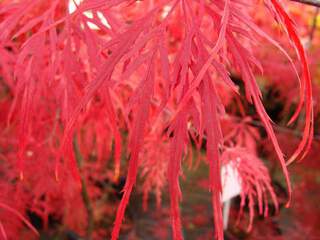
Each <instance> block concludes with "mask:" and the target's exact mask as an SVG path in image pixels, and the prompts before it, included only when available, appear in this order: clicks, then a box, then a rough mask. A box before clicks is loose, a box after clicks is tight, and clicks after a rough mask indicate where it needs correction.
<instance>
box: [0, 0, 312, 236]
mask: <svg viewBox="0 0 320 240" xmlns="http://www.w3.org/2000/svg"><path fill="white" fill-rule="evenodd" d="M248 4H249V3H247V2H246V3H244V2H243V1H241V0H219V1H214V2H211V1H204V0H196V1H191V0H153V1H133V0H111V1H105V0H83V1H82V2H81V3H79V4H77V3H76V2H75V5H76V9H75V11H73V12H72V13H70V11H69V8H68V6H69V1H66V0H53V1H44V0H26V1H14V0H4V1H1V3H0V20H1V22H0V53H1V59H0V76H1V77H2V80H1V81H2V82H3V83H2V84H3V92H5V93H4V94H3V95H4V97H2V98H1V111H2V112H3V113H4V114H3V117H1V133H0V134H1V135H0V137H1V146H8V149H5V150H2V151H3V153H1V154H3V155H4V157H3V159H2V161H3V164H2V165H1V171H2V172H4V173H3V176H1V182H2V183H1V187H3V189H1V190H2V191H1V192H5V193H6V192H7V193H8V194H3V196H2V198H1V199H0V202H2V203H3V206H7V205H4V204H5V203H8V204H13V203H15V204H14V206H13V207H14V208H16V209H22V210H23V209H31V210H32V211H34V212H36V213H37V214H38V215H39V216H41V217H42V218H43V219H44V222H46V221H48V220H46V219H48V216H49V214H55V215H59V216H63V221H64V222H65V223H66V224H69V225H70V224H71V225H82V226H83V225H85V223H79V221H77V220H76V219H79V214H80V215H81V213H79V211H73V210H72V206H73V207H74V206H75V204H77V203H79V204H80V205H81V204H82V203H81V199H80V198H81V197H80V194H79V192H80V191H81V179H83V178H85V179H89V177H97V178H103V175H102V176H97V173H96V174H94V173H93V172H94V171H92V170H91V171H90V169H100V170H101V169H104V168H105V166H106V162H107V160H108V159H110V158H113V159H114V168H115V171H114V178H115V179H117V178H118V176H119V174H120V172H121V171H122V170H121V168H120V165H121V164H120V163H121V153H122V152H123V151H122V146H123V145H124V139H123V137H122V134H121V131H124V132H126V133H128V152H129V156H128V170H127V177H126V182H125V186H124V188H123V196H122V199H121V202H120V205H119V207H118V211H117V214H116V219H115V224H114V228H113V232H112V239H117V238H118V236H119V232H120V226H121V223H122V220H123V218H124V214H125V209H126V207H127V205H128V202H129V199H130V195H131V193H132V190H133V187H134V185H135V183H136V180H137V175H138V169H139V167H141V168H142V175H143V176H144V177H145V183H144V185H143V189H144V191H145V192H144V195H145V199H147V197H146V196H147V195H148V193H149V191H151V190H153V189H154V191H155V193H156V195H157V199H158V203H160V198H161V189H162V188H163V186H164V182H165V179H166V178H167V179H168V184H169V193H170V198H171V216H172V226H173V238H174V239H177V240H179V239H182V234H181V216H180V211H179V202H180V200H181V192H180V186H179V177H180V175H181V173H182V169H181V163H182V160H183V159H185V157H186V156H187V152H188V149H189V148H190V143H191V139H193V141H194V142H195V143H196V145H197V146H201V143H202V140H203V138H204V137H205V138H206V156H207V161H208V163H209V167H208V168H209V172H210V179H209V181H210V191H211V192H212V205H213V212H214V213H213V215H214V225H215V231H216V236H217V238H218V239H223V230H222V229H223V228H222V214H221V200H220V194H221V191H222V186H221V180H220V167H221V164H222V162H221V151H220V149H221V148H223V146H224V137H223V134H222V131H221V119H222V118H224V117H225V116H226V115H227V114H226V112H225V100H226V98H230V95H231V94H233V95H237V94H239V90H238V89H239V88H238V86H237V85H236V84H235V82H234V81H232V79H231V78H230V71H234V72H236V73H237V74H238V75H239V76H240V77H241V80H242V81H243V84H244V87H245V97H246V99H247V101H248V102H249V103H251V104H253V105H254V106H255V108H256V111H257V115H258V116H259V118H260V120H261V122H262V124H263V126H264V127H265V129H266V132H267V134H268V136H269V137H270V140H271V142H272V144H273V146H274V149H275V151H276V153H277V156H278V159H279V161H280V163H281V167H282V169H283V172H284V175H285V178H286V182H287V185H288V191H289V195H290V194H291V187H290V181H289V175H288V171H287V168H286V161H285V159H284V157H283V154H282V151H281V149H280V147H279V144H278V141H277V138H276V136H275V133H274V130H273V127H272V124H271V120H270V119H269V117H268V115H267V113H266V111H265V109H264V106H263V104H262V100H261V96H262V95H261V92H260V90H259V87H258V84H257V82H256V80H255V76H254V73H255V72H256V70H257V69H259V70H262V69H261V64H260V63H259V61H258V59H257V58H256V57H255V55H254V51H253V48H255V47H256V39H257V38H259V39H261V38H262V39H265V40H267V41H268V42H270V43H271V44H272V45H274V46H275V47H277V48H278V49H279V50H280V52H282V53H283V54H284V55H285V56H286V57H287V59H288V60H289V62H291V63H292V66H293V69H294V71H296V72H299V71H298V70H296V67H295V65H294V64H293V60H291V58H290V57H289V55H288V54H287V53H286V52H285V50H284V49H283V48H282V47H281V46H280V45H279V44H278V43H277V42H276V41H275V40H273V39H272V38H271V37H270V36H269V35H268V34H266V33H265V32H263V31H262V30H261V28H260V27H259V26H258V25H256V24H255V22H254V20H253V19H252V18H251V17H250V5H253V6H255V5H256V4H257V3H255V2H254V1H252V2H250V4H249V5H248ZM258 4H261V3H258ZM264 4H265V5H266V8H265V9H266V10H267V9H268V10H269V11H270V12H271V13H272V14H273V15H274V17H275V19H276V20H277V21H278V22H279V23H280V25H281V26H282V27H283V28H284V30H285V31H286V32H287V34H288V36H289V38H288V39H291V41H292V43H293V46H294V49H295V50H296V52H297V55H298V57H299V62H300V63H301V72H302V77H301V79H300V90H299V91H300V100H299V103H298V107H297V110H296V112H295V114H294V115H293V117H292V119H291V121H290V122H293V121H294V120H295V119H296V118H297V116H298V115H299V113H300V112H301V110H302V108H303V107H305V126H304V132H303V138H302V141H301V142H300V144H299V146H298V147H297V149H296V150H295V152H294V153H293V154H292V156H291V157H290V158H289V160H288V162H289V163H290V162H292V161H294V160H295V159H296V158H298V157H301V156H302V157H303V156H304V155H305V154H306V153H307V151H308V148H309V147H310V144H311V141H312V132H313V110H312V91H311V79H310V74H309V69H308V64H307V60H306V56H305V52H304V50H303V47H302V44H301V42H300V40H299V38H298V35H297V32H296V29H295V26H294V24H293V22H292V20H291V18H290V17H289V16H288V14H287V13H286V11H285V10H284V8H283V6H282V4H281V2H280V1H278V0H266V1H265V2H264ZM268 10H267V11H266V13H268ZM92 26H95V27H94V28H92ZM288 41H289V40H288ZM225 89H231V91H228V90H225ZM221 99H222V100H221ZM190 135H191V136H192V137H190ZM75 139H76V140H77V141H76V142H78V143H79V146H80V152H81V155H82V156H83V159H85V161H83V163H82V164H79V163H78V164H77V156H75V154H77V153H76V152H75V151H74V141H75ZM244 147H246V148H247V147H248V146H244ZM249 147H250V146H249ZM232 151H233V153H234V152H235V153H234V154H235V155H237V156H240V155H241V158H242V159H244V160H243V162H244V164H243V165H241V166H243V171H244V175H245V173H246V172H245V169H246V167H247V166H248V165H250V163H249V162H250V161H253V162H255V164H256V165H257V168H254V169H253V170H252V169H251V170H252V171H253V172H251V173H253V174H257V173H259V176H262V180H260V179H258V180H257V181H258V183H256V184H254V185H247V186H246V187H245V188H244V189H246V192H245V193H244V194H245V195H246V196H248V197H249V199H252V198H253V196H254V194H253V192H252V191H256V192H257V194H258V198H259V203H261V201H262V200H261V199H260V197H261V195H259V192H260V190H261V188H267V189H268V191H269V192H270V193H273V192H272V190H271V189H270V185H269V180H268V179H267V178H266V173H265V172H266V170H265V169H264V168H263V167H261V166H260V165H259V164H260V163H258V161H256V156H255V153H254V152H252V151H249V150H243V148H235V149H233V150H232ZM243 153H245V154H246V155H242V154H243ZM78 155H79V153H78ZM224 156H226V155H224ZM232 157H233V156H232ZM252 159H253V160H252ZM241 168H242V167H241ZM251 170H250V171H251ZM254 171H257V172H254ZM88 172H89V173H91V175H90V174H89V173H88ZM7 175H10V176H7ZM17 176H19V177H20V180H23V181H18V179H17ZM54 176H55V177H54ZM17 181H18V182H17ZM260 181H262V183H261V182H260ZM12 188H17V189H20V191H16V193H15V195H17V199H18V200H17V201H15V200H13V198H12V195H11V194H10V192H11V191H14V190H12ZM21 189H22V190H23V191H27V192H28V194H27V193H26V194H25V196H28V198H27V199H24V196H23V195H24V193H22V192H21V191H22V190H21ZM89 192H90V194H91V195H92V196H91V197H93V196H94V195H95V194H96V195H95V197H97V196H99V194H100V195H101V193H99V190H97V189H96V188H95V187H94V185H91V188H90V189H89ZM272 196H273V194H272ZM145 201H147V200H145ZM20 203H21V204H22V203H23V205H22V207H21V208H20V207H19V206H18V205H19V204H20ZM60 206H64V208H63V209H61V207H60ZM259 206H261V204H259ZM7 209H8V207H7ZM82 209H83V208H82ZM82 214H85V213H82ZM1 220H2V215H1ZM11 225H12V224H6V225H5V226H4V227H1V232H2V236H6V235H9V233H5V230H6V229H10V228H11ZM1 226H2V225H1ZM75 228H77V227H76V226H75ZM78 229H79V228H78ZM10 234H11V233H10ZM13 234H14V232H13V233H12V236H14V235H13ZM15 234H17V232H15Z"/></svg>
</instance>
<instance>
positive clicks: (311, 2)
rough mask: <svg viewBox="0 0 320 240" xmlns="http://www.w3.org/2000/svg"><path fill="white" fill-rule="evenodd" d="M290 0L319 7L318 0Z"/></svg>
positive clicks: (319, 0)
mask: <svg viewBox="0 0 320 240" xmlns="http://www.w3.org/2000/svg"><path fill="white" fill-rule="evenodd" d="M290 1H293V2H298V3H302V4H307V5H311V6H315V7H320V0H290Z"/></svg>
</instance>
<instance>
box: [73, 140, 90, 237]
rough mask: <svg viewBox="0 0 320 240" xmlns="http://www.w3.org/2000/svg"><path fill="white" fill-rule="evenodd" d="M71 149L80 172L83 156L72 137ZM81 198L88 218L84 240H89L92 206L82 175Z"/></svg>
mask: <svg viewBox="0 0 320 240" xmlns="http://www.w3.org/2000/svg"><path fill="white" fill-rule="evenodd" d="M73 149H74V153H75V158H76V161H77V165H78V168H79V170H80V171H81V169H82V166H83V156H82V154H81V152H80V148H79V144H78V141H77V139H76V137H74V140H73ZM81 197H82V200H83V204H84V206H85V209H86V212H87V217H88V225H87V230H86V238H87V239H88V240H90V239H91V235H92V233H93V230H94V216H93V208H92V204H91V201H90V196H89V193H88V189H87V184H86V181H85V177H84V176H82V175H81Z"/></svg>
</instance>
